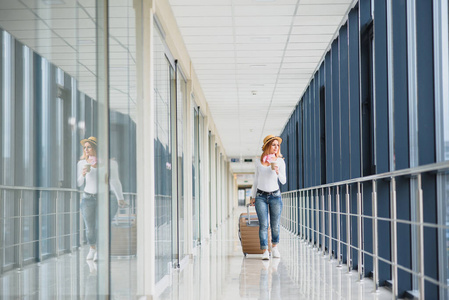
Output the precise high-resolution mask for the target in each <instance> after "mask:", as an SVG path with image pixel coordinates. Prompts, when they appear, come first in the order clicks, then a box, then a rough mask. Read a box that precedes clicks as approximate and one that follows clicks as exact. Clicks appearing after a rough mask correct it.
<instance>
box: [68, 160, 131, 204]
mask: <svg viewBox="0 0 449 300" xmlns="http://www.w3.org/2000/svg"><path fill="white" fill-rule="evenodd" d="M109 162H110V168H111V176H110V178H109V183H110V186H111V190H112V191H113V192H114V194H115V196H116V197H117V200H123V199H124V198H123V189H122V183H121V182H120V179H119V175H118V164H117V161H115V160H113V159H111V160H110V161H109ZM86 164H87V161H86V160H80V161H79V162H78V164H77V174H78V179H77V183H78V186H81V185H83V183H84V182H85V183H86V185H85V186H84V191H85V192H86V193H89V194H96V193H97V177H98V175H97V174H98V168H93V167H91V168H90V172H88V173H86V177H83V168H84V166H85V165H86Z"/></svg>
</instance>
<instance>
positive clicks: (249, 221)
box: [246, 203, 255, 225]
mask: <svg viewBox="0 0 449 300" xmlns="http://www.w3.org/2000/svg"><path fill="white" fill-rule="evenodd" d="M250 206H255V205H254V204H251V203H248V204H247V205H246V210H247V212H248V225H250V224H251V217H250V215H249V207H250Z"/></svg>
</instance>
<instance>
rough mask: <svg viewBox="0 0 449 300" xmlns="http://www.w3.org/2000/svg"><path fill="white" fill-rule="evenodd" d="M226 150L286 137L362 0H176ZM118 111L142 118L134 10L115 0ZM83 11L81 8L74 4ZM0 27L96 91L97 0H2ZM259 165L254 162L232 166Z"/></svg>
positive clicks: (240, 154) (251, 148)
mask: <svg viewBox="0 0 449 300" xmlns="http://www.w3.org/2000/svg"><path fill="white" fill-rule="evenodd" d="M168 1H169V2H170V3H171V5H172V8H173V13H174V15H175V17H176V20H177V23H178V26H179V28H180V31H181V34H182V37H183V39H184V42H185V44H186V46H187V49H188V52H189V55H190V57H191V59H192V64H193V68H194V69H195V72H196V73H197V75H198V78H199V81H200V85H201V88H202V90H203V92H204V95H205V97H206V101H207V102H208V104H209V108H210V110H211V113H212V118H213V120H214V122H215V124H216V126H217V129H218V135H219V136H220V139H221V141H222V143H223V145H224V148H225V149H224V150H225V152H226V154H227V155H228V157H237V158H253V157H255V156H257V155H260V147H261V145H262V140H263V138H264V137H265V136H266V135H268V134H276V135H278V134H280V133H281V130H282V129H283V127H284V125H285V123H286V121H287V120H288V118H289V116H290V114H291V113H292V111H293V109H294V107H295V105H296V104H297V102H298V100H299V98H300V97H301V95H302V93H303V92H304V89H305V88H306V86H307V84H308V82H309V80H310V78H311V77H312V75H313V73H314V71H315V69H316V68H317V66H318V64H319V63H320V61H321V59H322V56H323V54H324V53H325V51H326V49H327V48H328V46H329V43H330V42H331V40H332V38H333V36H334V35H335V33H336V32H337V30H338V29H339V26H340V24H341V23H342V21H343V19H344V17H345V16H346V15H347V12H348V11H349V9H350V7H352V3H353V2H354V0H168ZM109 3H110V12H109V13H110V15H111V16H112V17H113V18H111V21H110V26H111V29H110V34H111V39H110V57H111V69H110V80H111V87H112V89H111V108H113V109H115V110H119V111H122V112H124V113H127V114H129V115H131V117H133V116H134V114H135V111H134V110H133V109H134V108H135V105H128V100H129V101H131V102H135V99H136V95H135V94H133V93H134V92H135V90H136V89H135V81H134V80H132V79H133V78H135V72H136V70H135V55H134V54H135V22H134V13H135V12H134V10H133V8H132V7H127V6H126V5H124V3H123V1H122V0H110V1H109ZM74 8H75V9H74ZM0 27H2V28H4V29H5V30H7V31H9V32H10V33H11V34H12V35H13V36H14V37H15V38H16V39H18V40H19V41H21V42H22V43H23V44H25V45H27V46H29V47H30V48H32V49H33V50H34V51H35V52H37V53H39V54H40V55H42V56H43V57H45V58H47V59H48V60H49V61H50V62H52V63H54V64H55V65H57V66H59V67H60V68H61V69H62V70H64V71H65V72H67V73H69V74H70V75H71V76H73V77H74V78H76V79H78V82H79V89H80V90H81V91H83V92H85V93H86V94H87V95H89V96H90V97H92V98H96V86H95V82H96V71H95V70H96V66H95V62H96V60H95V47H96V44H95V1H94V0H78V1H77V0H8V1H7V0H0ZM231 165H232V168H233V170H234V171H235V172H251V171H252V169H253V164H252V163H244V162H241V163H232V164H231Z"/></svg>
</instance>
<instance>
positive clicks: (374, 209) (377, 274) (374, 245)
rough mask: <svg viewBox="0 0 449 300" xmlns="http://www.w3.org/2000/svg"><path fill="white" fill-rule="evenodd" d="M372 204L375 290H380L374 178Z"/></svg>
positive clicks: (374, 182)
mask: <svg viewBox="0 0 449 300" xmlns="http://www.w3.org/2000/svg"><path fill="white" fill-rule="evenodd" d="M371 201H372V206H373V268H374V276H373V281H374V290H375V291H378V290H379V245H378V241H379V239H378V230H377V184H376V180H373V193H372V199H371Z"/></svg>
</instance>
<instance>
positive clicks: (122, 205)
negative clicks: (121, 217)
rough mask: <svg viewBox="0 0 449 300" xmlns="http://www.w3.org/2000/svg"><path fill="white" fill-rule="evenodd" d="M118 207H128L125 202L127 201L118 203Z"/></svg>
mask: <svg viewBox="0 0 449 300" xmlns="http://www.w3.org/2000/svg"><path fill="white" fill-rule="evenodd" d="M118 206H120V207H127V206H128V204H127V203H126V202H125V200H123V199H122V200H119V201H118Z"/></svg>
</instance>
